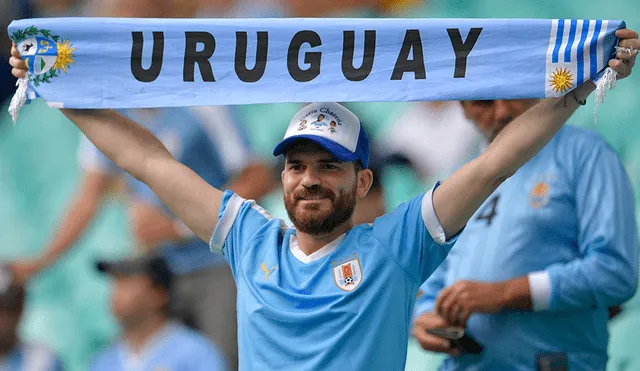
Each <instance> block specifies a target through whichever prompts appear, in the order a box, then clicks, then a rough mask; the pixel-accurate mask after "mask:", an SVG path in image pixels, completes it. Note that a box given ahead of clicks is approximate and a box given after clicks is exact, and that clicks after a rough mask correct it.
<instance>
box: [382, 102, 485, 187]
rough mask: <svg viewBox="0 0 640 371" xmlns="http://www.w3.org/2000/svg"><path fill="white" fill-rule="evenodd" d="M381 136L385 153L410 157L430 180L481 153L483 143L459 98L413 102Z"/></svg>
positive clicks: (421, 175) (413, 163)
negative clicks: (465, 114)
mask: <svg viewBox="0 0 640 371" xmlns="http://www.w3.org/2000/svg"><path fill="white" fill-rule="evenodd" d="M381 137H383V138H384V140H381V141H379V151H380V152H381V153H382V154H383V156H384V157H387V158H392V157H400V158H404V159H406V160H407V161H409V163H411V164H412V166H413V167H414V168H415V169H416V170H417V171H418V174H419V175H420V177H421V178H422V179H423V180H424V181H425V182H427V183H429V184H430V183H433V180H435V179H444V178H446V177H447V176H449V175H450V174H451V173H453V172H454V171H455V170H456V169H457V168H458V167H459V166H461V165H462V164H464V163H466V162H467V161H469V160H471V159H472V158H474V157H475V156H477V155H478V154H479V152H480V145H481V143H482V137H481V135H480V133H479V132H478V130H477V129H476V128H475V127H474V126H473V124H472V123H471V122H470V121H469V120H468V119H467V118H465V116H464V112H463V110H462V107H461V106H460V104H459V103H458V102H416V103H410V104H409V105H408V106H406V107H405V109H404V110H403V111H402V112H401V113H400V114H399V115H397V116H396V117H395V118H394V119H393V120H392V123H391V124H390V125H389V126H388V127H387V129H386V130H384V133H383V134H382V135H381Z"/></svg>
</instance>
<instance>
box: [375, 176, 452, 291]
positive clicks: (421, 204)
mask: <svg viewBox="0 0 640 371" xmlns="http://www.w3.org/2000/svg"><path fill="white" fill-rule="evenodd" d="M438 185H439V183H438V184H436V185H435V186H434V188H433V189H431V190H430V191H429V192H427V193H426V194H424V195H421V196H418V197H416V198H414V199H412V200H410V201H408V202H405V203H403V204H401V205H399V206H398V207H397V208H396V209H395V210H393V211H392V212H390V213H387V214H385V215H383V216H382V217H380V218H378V219H376V221H375V222H374V224H373V234H374V236H375V238H376V239H377V240H378V241H380V242H381V244H382V245H383V246H384V248H385V249H386V250H387V251H388V252H389V254H390V255H391V257H392V258H393V259H394V260H395V261H396V263H397V264H398V265H399V266H400V267H401V268H402V269H403V270H404V271H405V273H406V274H407V275H408V276H409V277H410V278H411V279H412V280H414V281H415V282H416V283H417V284H418V285H421V284H422V283H423V282H425V281H426V280H427V278H429V276H430V275H431V274H432V273H433V272H434V271H435V270H436V268H438V266H439V265H440V263H442V261H443V260H444V259H445V257H446V256H447V254H448V253H449V251H450V250H451V247H453V244H454V243H455V241H456V239H457V236H454V237H452V238H450V239H449V240H446V238H445V233H444V229H443V228H442V225H441V224H440V221H439V220H438V217H437V216H436V213H435V210H434V209H433V198H432V195H433V191H434V190H435V189H436V188H437V187H438Z"/></svg>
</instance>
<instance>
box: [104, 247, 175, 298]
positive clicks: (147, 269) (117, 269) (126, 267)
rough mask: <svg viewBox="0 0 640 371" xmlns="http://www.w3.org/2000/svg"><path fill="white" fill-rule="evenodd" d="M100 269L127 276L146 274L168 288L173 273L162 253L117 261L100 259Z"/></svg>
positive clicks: (154, 281) (156, 282)
mask: <svg viewBox="0 0 640 371" xmlns="http://www.w3.org/2000/svg"><path fill="white" fill-rule="evenodd" d="M96 268H97V269H98V271H100V272H103V273H109V274H121V275H125V276H133V275H145V276H147V277H149V278H150V279H151V281H153V283H155V284H157V285H160V286H162V287H164V288H166V289H167V290H169V289H170V288H171V281H172V278H173V277H172V274H171V271H170V270H169V266H168V265H167V262H166V261H165V259H164V258H163V257H162V256H160V255H145V256H141V257H136V258H129V259H123V260H117V261H100V262H98V263H97V264H96Z"/></svg>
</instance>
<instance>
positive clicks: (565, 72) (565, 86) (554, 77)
mask: <svg viewBox="0 0 640 371" xmlns="http://www.w3.org/2000/svg"><path fill="white" fill-rule="evenodd" d="M549 78H550V79H551V81H550V85H551V88H552V89H553V90H554V91H555V92H556V93H564V92H566V91H567V90H569V89H570V88H571V86H573V74H572V73H571V71H569V69H567V68H566V67H565V68H556V70H555V71H554V72H552V73H551V75H549Z"/></svg>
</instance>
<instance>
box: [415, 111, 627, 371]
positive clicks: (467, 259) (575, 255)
mask: <svg viewBox="0 0 640 371" xmlns="http://www.w3.org/2000/svg"><path fill="white" fill-rule="evenodd" d="M534 103H535V102H534V101H531V100H515V101H469V102H462V105H463V108H464V110H465V113H466V114H467V116H468V117H469V118H471V119H472V120H473V121H474V123H475V124H476V126H477V127H478V128H479V129H480V130H481V131H482V132H483V133H484V135H485V137H486V138H487V140H489V141H492V140H494V138H496V135H498V133H499V132H500V131H501V130H503V129H504V128H505V127H507V125H510V124H509V123H510V122H511V121H512V120H513V119H514V118H515V117H518V116H519V115H521V114H522V113H524V112H525V111H526V110H527V109H528V108H529V107H530V106H532V105H533V104H534ZM633 200H634V198H633V191H632V188H631V183H630V182H629V178H628V176H627V174H626V173H625V170H624V168H623V166H622V163H621V161H620V160H619V158H618V156H617V155H616V154H615V152H614V151H613V150H612V149H611V148H610V147H609V146H608V145H607V143H606V142H605V141H604V140H603V139H602V138H601V137H600V136H598V135H597V134H595V133H593V132H590V131H587V130H585V129H581V128H577V127H573V126H565V127H563V128H562V129H560V131H559V132H558V133H557V134H556V135H555V136H554V137H553V139H551V141H550V142H549V143H548V144H547V145H546V146H545V147H544V148H543V149H542V150H541V151H540V152H539V153H538V154H537V155H536V156H535V157H533V158H532V159H531V160H529V162H527V163H526V164H525V165H524V166H522V167H521V168H520V169H519V170H518V171H517V172H516V173H515V174H514V175H513V176H511V177H510V178H509V179H507V180H506V181H505V182H504V183H502V184H501V185H500V186H499V187H498V188H497V189H496V190H495V192H494V193H493V194H492V195H491V196H490V197H489V198H488V199H487V201H485V202H484V204H483V205H482V206H481V207H480V208H479V209H478V211H477V212H476V213H475V215H474V216H473V217H472V218H471V219H470V221H469V223H467V226H466V228H465V231H464V232H463V233H461V235H460V237H459V239H458V242H457V244H456V248H455V249H453V250H452V251H451V253H450V254H449V256H448V257H447V259H446V260H445V262H444V263H443V264H442V265H441V266H440V268H438V270H437V271H436V273H434V274H433V275H432V276H431V277H430V278H429V280H428V281H427V282H426V283H425V284H424V285H423V286H422V296H421V297H420V298H419V299H418V301H417V304H416V312H417V316H418V319H417V321H416V324H415V330H414V333H415V335H416V338H417V339H418V340H419V341H420V342H421V344H422V345H423V347H425V349H428V350H431V351H438V352H449V353H450V354H452V355H454V356H455V357H451V358H448V359H446V360H445V362H444V364H443V365H442V367H441V369H443V370H507V369H508V370H546V369H547V368H544V367H545V366H544V365H555V366H556V367H558V368H553V369H554V370H556V369H557V370H567V369H568V370H604V369H605V366H606V363H607V340H608V334H607V318H608V308H609V307H612V306H615V305H619V304H621V303H622V302H624V301H626V300H628V299H629V298H630V297H631V296H632V295H633V294H634V292H635V290H636V284H637V279H638V276H637V271H638V242H637V233H636V219H635V215H634V202H633ZM467 318H468V321H467ZM465 324H466V332H467V333H468V334H470V335H471V336H472V337H473V338H475V339H476V340H477V341H478V342H480V343H481V344H483V345H484V351H483V352H482V353H481V354H479V355H474V354H464V352H463V354H461V355H460V354H459V353H460V349H450V348H449V344H447V343H446V341H444V340H443V339H439V338H436V337H434V336H433V335H431V334H428V333H427V332H426V331H427V330H429V329H433V328H438V327H444V326H448V325H465Z"/></svg>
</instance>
